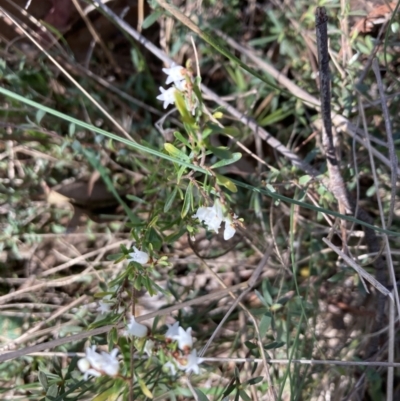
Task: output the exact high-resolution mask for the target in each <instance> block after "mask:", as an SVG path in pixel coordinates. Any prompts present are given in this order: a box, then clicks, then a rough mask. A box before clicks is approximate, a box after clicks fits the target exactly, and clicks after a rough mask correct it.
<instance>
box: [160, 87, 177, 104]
mask: <svg viewBox="0 0 400 401" xmlns="http://www.w3.org/2000/svg"><path fill="white" fill-rule="evenodd" d="M175 91H176V89H175V88H174V87H173V86H172V87H171V88H168V89H167V90H165V89H164V88H163V87H162V86H160V92H161V95H158V96H157V98H156V99H158V100H161V101H162V102H164V104H163V108H164V109H166V108H167V107H168V105H170V104H174V103H175Z"/></svg>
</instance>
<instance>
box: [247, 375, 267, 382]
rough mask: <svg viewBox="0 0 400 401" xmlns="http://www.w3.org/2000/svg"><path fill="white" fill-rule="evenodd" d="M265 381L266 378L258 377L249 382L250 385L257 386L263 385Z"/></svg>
mask: <svg viewBox="0 0 400 401" xmlns="http://www.w3.org/2000/svg"><path fill="white" fill-rule="evenodd" d="M263 380H264V378H263V377H262V376H258V377H253V378H251V379H250V380H248V381H247V383H248V384H257V383H261V382H262V381H263Z"/></svg>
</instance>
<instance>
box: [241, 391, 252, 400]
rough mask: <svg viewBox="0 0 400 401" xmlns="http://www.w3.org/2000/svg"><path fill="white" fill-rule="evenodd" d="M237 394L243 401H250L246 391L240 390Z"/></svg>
mask: <svg viewBox="0 0 400 401" xmlns="http://www.w3.org/2000/svg"><path fill="white" fill-rule="evenodd" d="M239 394H240V397H241V398H242V400H243V401H252V399H251V398H250V397H249V396H248V395H247V393H246V391H244V390H240V391H239Z"/></svg>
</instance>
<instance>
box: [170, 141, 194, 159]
mask: <svg viewBox="0 0 400 401" xmlns="http://www.w3.org/2000/svg"><path fill="white" fill-rule="evenodd" d="M164 148H165V150H166V151H167V152H168V153H169V154H170V155H171V156H173V157H176V158H177V159H180V160H185V161H186V162H190V159H189V156H188V155H187V154H185V153H183V152H182V151H181V150H179V149H178V148H176V147H175V146H174V145H172V143H164Z"/></svg>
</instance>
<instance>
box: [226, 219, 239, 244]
mask: <svg viewBox="0 0 400 401" xmlns="http://www.w3.org/2000/svg"><path fill="white" fill-rule="evenodd" d="M235 233H236V229H235V223H234V222H233V220H232V219H231V217H230V216H228V217H226V218H225V230H224V240H225V241H227V240H228V239H231V238H232V237H233V236H234V235H235Z"/></svg>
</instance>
